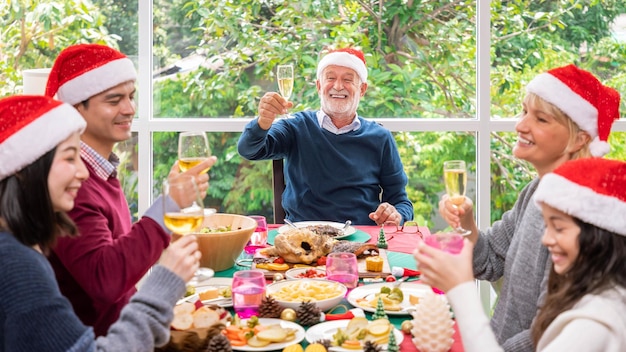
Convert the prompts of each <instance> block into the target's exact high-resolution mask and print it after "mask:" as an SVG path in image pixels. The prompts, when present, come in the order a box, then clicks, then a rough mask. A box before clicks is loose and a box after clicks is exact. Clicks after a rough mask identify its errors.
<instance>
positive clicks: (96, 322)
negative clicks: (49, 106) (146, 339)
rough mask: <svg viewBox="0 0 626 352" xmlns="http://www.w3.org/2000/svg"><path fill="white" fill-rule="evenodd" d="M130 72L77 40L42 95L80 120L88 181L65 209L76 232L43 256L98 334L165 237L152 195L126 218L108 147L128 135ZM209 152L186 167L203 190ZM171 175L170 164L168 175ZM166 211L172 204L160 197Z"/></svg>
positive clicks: (106, 52)
mask: <svg viewBox="0 0 626 352" xmlns="http://www.w3.org/2000/svg"><path fill="white" fill-rule="evenodd" d="M136 79H137V73H136V71H135V67H134V65H133V63H132V61H131V60H130V59H128V58H127V57H126V56H125V55H124V54H122V53H120V52H119V51H117V50H114V49H112V48H110V47H107V46H103V45H96V44H80V45H74V46H70V47H68V48H66V49H65V50H63V51H62V52H61V54H59V56H58V57H57V59H56V61H55V63H54V65H53V67H52V70H51V72H50V76H49V78H48V83H47V86H46V95H48V96H50V97H53V96H55V95H57V97H58V99H59V100H61V101H63V102H65V103H68V104H71V105H73V106H74V107H75V108H76V109H77V110H78V111H79V112H80V114H81V115H82V116H83V118H84V119H85V120H86V121H87V128H86V130H85V132H84V133H83V135H82V136H81V151H80V155H81V158H82V159H83V161H84V162H85V165H86V166H87V169H88V170H89V179H88V180H87V181H85V182H84V183H83V187H82V188H81V189H80V191H79V192H78V197H77V198H76V204H75V207H74V209H73V210H72V211H71V212H70V213H69V215H70V216H71V218H72V219H73V220H74V221H75V222H76V225H78V229H79V232H80V236H79V237H78V238H65V237H63V238H60V239H59V241H58V243H57V245H56V247H55V248H54V250H53V252H52V253H50V255H49V260H50V262H51V264H52V266H53V268H54V270H55V274H56V277H57V281H58V282H59V286H60V288H61V292H62V293H63V294H64V295H65V296H66V297H67V298H68V299H69V300H70V301H71V302H72V305H73V307H74V311H75V312H76V314H77V315H78V316H79V317H80V318H81V320H82V321H83V323H85V324H86V325H91V326H93V327H94V330H95V332H96V335H98V336H100V335H105V334H106V332H107V330H108V328H109V326H110V325H111V324H112V323H113V322H115V321H116V320H117V318H118V317H119V314H120V311H121V310H122V308H123V307H124V305H126V303H127V302H128V300H129V298H130V297H131V296H132V295H133V294H134V293H135V292H136V289H135V285H136V284H137V282H138V281H139V280H140V279H141V278H142V277H143V276H144V275H145V274H146V273H147V271H148V269H149V268H150V267H151V266H152V265H153V264H155V263H156V262H157V260H158V259H159V257H160V255H161V253H162V252H163V249H165V248H166V247H167V246H168V245H169V243H170V233H169V231H168V230H167V228H166V227H165V225H164V223H163V206H162V200H161V199H160V198H159V199H157V200H156V201H155V202H154V203H153V204H152V206H151V207H150V208H149V209H148V210H147V211H146V213H145V214H144V215H143V217H142V218H141V219H140V220H139V221H137V222H136V223H134V224H132V223H131V222H132V218H131V215H130V211H129V208H128V204H127V202H126V198H125V196H124V192H123V190H122V187H121V186H120V182H119V180H118V179H117V171H116V168H117V166H118V164H119V159H118V158H117V156H116V155H115V154H114V153H113V147H114V146H115V144H116V143H117V142H121V141H125V140H127V139H129V138H130V137H131V124H132V122H133V117H134V116H135V81H136ZM215 162H216V158H215V157H211V158H209V160H207V161H205V162H203V163H201V164H200V165H197V166H196V167H194V168H192V169H190V170H188V171H187V172H185V174H190V175H193V176H195V178H196V180H197V181H198V185H199V188H200V191H201V193H202V194H203V195H206V190H207V189H208V187H209V184H208V179H209V177H208V175H207V174H206V173H205V174H201V173H200V172H201V171H202V170H205V169H208V168H210V167H211V166H212V165H213V164H214V163H215ZM178 176H179V171H178V165H177V164H175V165H174V166H173V167H172V169H171V171H170V174H169V175H168V178H170V179H171V178H176V177H178ZM168 208H171V209H168V210H169V211H176V210H178V209H180V207H179V206H178V204H176V202H174V201H173V200H171V199H168Z"/></svg>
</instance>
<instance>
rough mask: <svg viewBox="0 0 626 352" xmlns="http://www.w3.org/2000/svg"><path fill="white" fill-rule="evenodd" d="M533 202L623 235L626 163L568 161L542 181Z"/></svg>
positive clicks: (587, 159) (601, 160)
mask: <svg viewBox="0 0 626 352" xmlns="http://www.w3.org/2000/svg"><path fill="white" fill-rule="evenodd" d="M534 201H535V203H536V204H539V203H545V204H547V205H549V206H551V207H553V208H556V209H558V210H560V211H562V212H564V213H566V214H569V215H570V216H572V217H575V218H578V219H580V220H582V221H584V222H586V223H588V224H592V225H595V226H597V227H600V228H603V229H606V230H609V231H611V232H615V233H617V234H620V235H622V236H626V216H625V214H626V163H624V162H622V161H618V160H610V159H603V158H584V159H576V160H571V161H567V162H565V163H564V164H562V165H561V166H559V167H558V168H556V169H555V170H554V171H553V172H552V173H548V174H546V175H544V176H543V177H542V178H541V181H540V182H539V186H538V187H537V190H536V191H535V194H534Z"/></svg>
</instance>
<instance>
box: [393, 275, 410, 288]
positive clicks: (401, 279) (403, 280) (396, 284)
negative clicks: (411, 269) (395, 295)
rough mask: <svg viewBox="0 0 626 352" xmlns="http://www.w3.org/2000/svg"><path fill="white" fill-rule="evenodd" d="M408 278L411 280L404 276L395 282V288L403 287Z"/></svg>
mask: <svg viewBox="0 0 626 352" xmlns="http://www.w3.org/2000/svg"><path fill="white" fill-rule="evenodd" d="M408 278H409V277H408V276H403V277H401V278H399V279H398V280H396V281H394V282H393V284H392V286H393V288H396V287H400V285H402V283H403V282H405V281H406V280H407V279H408Z"/></svg>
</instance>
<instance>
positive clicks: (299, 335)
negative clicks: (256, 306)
mask: <svg viewBox="0 0 626 352" xmlns="http://www.w3.org/2000/svg"><path fill="white" fill-rule="evenodd" d="M244 321H245V320H244ZM259 322H260V323H261V325H271V324H280V326H281V327H283V328H291V329H296V338H295V339H293V340H291V341H287V342H280V343H278V342H274V343H270V344H269V345H267V346H265V347H250V346H247V345H246V346H232V349H233V351H275V350H282V349H283V348H285V347H287V346H291V345H295V344H297V343H300V341H302V340H304V335H305V334H304V328H303V327H302V326H300V325H298V324H296V323H294V322H291V321H287V320H281V319H272V318H259Z"/></svg>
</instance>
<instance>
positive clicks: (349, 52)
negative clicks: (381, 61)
mask: <svg viewBox="0 0 626 352" xmlns="http://www.w3.org/2000/svg"><path fill="white" fill-rule="evenodd" d="M329 65H337V66H343V67H347V68H351V69H353V70H354V71H356V73H357V75H359V78H361V81H362V82H363V83H366V82H367V66H366V62H365V55H363V52H362V51H360V50H357V49H353V48H345V49H337V50H333V51H330V52H329V53H328V54H326V55H325V56H324V57H323V58H322V60H320V62H319V64H317V79H321V77H322V72H323V71H324V69H325V68H326V67H327V66H329Z"/></svg>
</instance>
